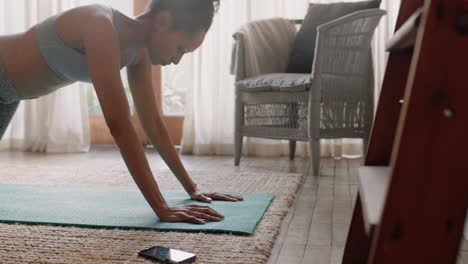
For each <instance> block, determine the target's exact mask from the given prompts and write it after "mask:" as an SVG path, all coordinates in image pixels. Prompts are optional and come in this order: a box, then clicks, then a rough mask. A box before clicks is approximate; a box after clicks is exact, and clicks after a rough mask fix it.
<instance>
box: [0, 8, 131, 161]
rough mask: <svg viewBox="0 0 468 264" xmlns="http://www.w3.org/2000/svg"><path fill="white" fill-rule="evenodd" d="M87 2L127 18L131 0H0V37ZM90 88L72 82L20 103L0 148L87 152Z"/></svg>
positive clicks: (90, 86)
mask: <svg viewBox="0 0 468 264" xmlns="http://www.w3.org/2000/svg"><path fill="white" fill-rule="evenodd" d="M90 3H100V4H105V5H109V6H113V7H115V8H117V9H119V10H120V11H122V12H123V13H126V14H127V15H129V16H131V15H132V13H133V1H132V0H125V1H111V0H15V1H6V0H1V1H0V35H7V34H15V33H19V32H24V31H26V30H27V29H29V28H31V27H32V26H33V25H35V24H37V23H38V22H40V21H42V20H44V19H46V18H48V17H49V16H51V15H54V14H56V13H59V12H61V11H64V10H67V9H70V8H73V7H76V6H80V5H85V4H90ZM90 89H92V85H90V84H86V83H75V84H73V85H70V86H68V87H64V88H62V89H60V90H58V91H56V92H54V93H51V94H49V95H47V96H43V97H40V98H38V99H34V100H26V101H22V102H21V104H20V106H19V107H18V111H17V112H16V114H15V116H14V118H13V120H12V122H11V124H10V127H9V128H8V129H7V131H6V132H5V134H4V136H3V138H2V140H1V141H0V149H2V150H5V149H10V150H27V151H37V152H86V151H88V150H89V147H90V134H89V118H88V105H87V96H88V93H89V91H90Z"/></svg>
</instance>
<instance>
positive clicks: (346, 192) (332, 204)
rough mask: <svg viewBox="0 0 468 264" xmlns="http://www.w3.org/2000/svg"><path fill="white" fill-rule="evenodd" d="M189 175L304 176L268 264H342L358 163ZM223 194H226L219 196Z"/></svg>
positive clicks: (209, 165) (114, 158) (257, 162)
mask: <svg viewBox="0 0 468 264" xmlns="http://www.w3.org/2000/svg"><path fill="white" fill-rule="evenodd" d="M146 152H147V157H148V160H149V161H150V164H151V166H152V168H153V169H154V170H166V169H167V166H166V165H165V164H164V162H163V161H162V159H161V158H160V156H159V155H158V154H157V153H155V151H154V150H152V149H147V150H146ZM182 160H183V162H184V164H185V166H186V168H187V169H188V170H197V169H203V170H215V171H216V170H218V171H219V170H220V169H222V171H242V172H258V171H267V172H268V171H273V172H300V173H304V174H305V175H306V180H305V183H304V184H303V185H302V186H301V188H300V190H299V193H298V195H297V197H296V199H295V201H294V203H293V206H292V208H291V210H290V212H289V213H288V215H287V216H286V217H285V219H284V221H283V224H282V227H281V230H280V234H279V236H278V239H277V241H276V243H275V246H274V248H273V251H272V255H271V257H270V259H269V261H268V264H295V263H298V264H335V263H341V259H342V256H343V248H344V245H345V241H346V235H347V231H348V227H349V223H350V219H351V214H352V209H353V204H354V199H355V197H356V193H357V182H356V181H357V176H356V172H357V168H358V166H360V164H361V160H359V159H351V160H350V159H342V160H334V159H324V160H322V163H321V168H320V177H314V176H312V171H311V166H310V163H309V161H308V160H304V159H296V160H295V161H289V160H288V159H287V158H281V159H265V158H243V159H242V161H241V163H240V166H239V167H235V166H233V159H232V157H211V156H210V157H208V156H202V157H196V156H182ZM0 161H1V162H9V163H26V164H31V163H34V164H36V165H39V164H40V163H47V164H57V165H58V164H61V165H77V164H79V165H80V166H116V165H121V166H123V167H124V166H125V164H124V163H123V160H122V158H121V156H120V152H119V151H118V150H117V149H116V148H115V147H114V146H101V147H94V148H92V150H91V152H89V153H83V154H48V155H46V154H34V153H23V152H0ZM220 191H222V190H220ZM458 263H459V264H468V243H466V241H465V242H464V243H463V245H462V248H461V251H460V258H459V261H458Z"/></svg>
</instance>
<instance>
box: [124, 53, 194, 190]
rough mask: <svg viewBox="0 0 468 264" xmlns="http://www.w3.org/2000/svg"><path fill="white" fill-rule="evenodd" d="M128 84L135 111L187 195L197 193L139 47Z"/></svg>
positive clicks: (143, 54) (146, 132) (128, 71)
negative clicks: (163, 117)
mask: <svg viewBox="0 0 468 264" xmlns="http://www.w3.org/2000/svg"><path fill="white" fill-rule="evenodd" d="M127 75H128V83H129V86H130V90H131V92H132V97H133V100H134V102H135V107H136V111H137V113H138V116H139V118H140V120H141V123H142V126H143V129H144V130H145V134H146V135H147V137H148V138H149V140H150V142H151V143H152V144H153V145H154V147H155V148H156V149H158V151H159V153H160V155H161V157H162V158H163V159H164V161H165V162H166V164H167V165H168V167H169V168H170V169H171V171H172V172H173V173H174V175H175V176H176V177H177V179H178V180H179V181H180V183H181V184H182V186H183V187H184V189H185V191H187V193H188V194H192V193H195V192H196V190H197V186H196V184H195V183H194V182H193V181H192V179H191V178H190V177H189V175H188V173H187V171H186V170H185V168H184V166H183V164H182V162H181V160H180V158H179V155H178V153H177V151H176V149H175V147H174V144H173V143H172V141H171V139H170V137H169V134H168V131H167V128H166V126H165V124H164V121H163V119H162V117H161V113H160V111H159V108H158V106H157V104H156V96H155V94H154V91H153V84H152V73H151V63H150V61H149V57H148V53H147V50H146V49H140V50H139V52H138V56H137V60H136V62H135V65H132V66H129V67H127Z"/></svg>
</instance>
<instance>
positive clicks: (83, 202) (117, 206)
mask: <svg viewBox="0 0 468 264" xmlns="http://www.w3.org/2000/svg"><path fill="white" fill-rule="evenodd" d="M162 193H163V195H164V198H165V199H166V201H167V203H168V204H169V205H171V206H174V205H184V204H202V205H209V206H210V207H211V208H213V209H214V210H216V211H218V212H220V213H221V214H223V215H224V217H225V218H224V219H223V220H221V221H219V222H206V223H205V224H204V225H198V224H192V223H169V222H160V221H159V219H158V218H157V216H156V214H155V213H154V212H153V210H152V209H151V208H150V206H149V205H148V204H147V202H146V200H145V199H144V197H143V195H142V194H141V193H140V191H139V190H138V189H121V188H96V187H62V186H44V185H18V184H12V185H10V184H5V185H0V222H16V223H31V224H57V225H73V226H86V227H106V228H137V229H156V230H172V231H207V232H232V233H240V234H251V233H253V231H254V230H255V227H256V226H257V224H258V222H259V221H260V220H261V218H262V217H263V214H264V213H265V211H266V209H267V208H268V206H269V205H270V203H271V201H272V200H273V198H274V195H273V194H250V193H244V194H238V195H242V196H243V197H244V201H240V202H225V201H213V202H212V203H210V204H207V203H201V202H196V201H192V200H190V198H189V196H188V195H187V193H185V192H184V191H163V192H162ZM232 194H237V193H232Z"/></svg>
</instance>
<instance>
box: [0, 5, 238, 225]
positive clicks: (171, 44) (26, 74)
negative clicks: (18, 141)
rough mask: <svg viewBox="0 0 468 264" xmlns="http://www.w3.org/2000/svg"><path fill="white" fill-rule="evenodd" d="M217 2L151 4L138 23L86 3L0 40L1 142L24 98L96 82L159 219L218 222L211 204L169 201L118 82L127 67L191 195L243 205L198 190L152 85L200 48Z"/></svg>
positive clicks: (154, 131) (152, 132)
mask: <svg viewBox="0 0 468 264" xmlns="http://www.w3.org/2000/svg"><path fill="white" fill-rule="evenodd" d="M218 5H219V0H153V1H152V2H151V3H150V4H149V6H148V8H147V9H146V11H145V12H144V13H143V14H142V15H140V16H138V17H136V18H135V19H132V18H129V17H127V16H125V15H123V14H122V13H120V12H118V11H117V10H114V9H112V8H109V7H106V6H102V5H89V6H82V7H78V8H74V9H71V10H69V11H66V12H62V13H60V14H57V15H55V16H52V17H50V18H48V19H47V20H45V21H43V22H42V23H39V24H37V25H35V26H34V27H32V28H31V29H29V30H28V31H26V32H24V33H20V34H16V35H8V36H0V139H1V137H2V136H3V134H4V132H5V129H6V128H7V126H8V124H9V123H10V121H11V118H12V117H13V114H14V113H15V111H16V109H17V107H18V105H19V102H20V101H21V100H24V99H31V98H36V97H39V96H42V95H46V94H48V93H51V92H53V91H55V90H57V89H59V88H61V87H64V86H66V85H69V84H71V83H73V82H77V81H84V82H92V83H93V85H94V88H95V90H96V94H97V96H98V99H99V102H100V104H101V107H102V110H103V113H104V117H105V120H106V123H107V125H108V127H109V129H110V131H111V133H112V136H113V137H114V139H115V141H116V142H117V145H118V147H119V149H120V152H121V153H122V156H123V158H124V160H125V163H126V165H127V167H128V169H129V171H130V173H131V175H132V177H133V179H134V180H135V182H136V184H137V185H138V187H139V188H140V190H141V192H142V193H143V195H144V197H145V198H146V200H147V202H148V203H149V205H150V206H151V208H152V209H153V211H154V212H155V213H156V215H157V216H158V217H159V219H160V220H161V221H166V222H179V221H183V222H192V223H197V224H203V223H205V220H208V221H219V220H221V219H222V218H223V216H222V215H221V214H220V213H218V212H216V211H215V210H213V209H211V208H210V207H208V206H201V205H185V206H174V207H171V206H169V205H168V204H167V203H166V201H165V200H164V198H163V196H162V194H161V192H160V190H159V187H158V185H157V183H156V181H155V179H154V177H153V175H152V172H151V170H150V167H149V164H148V161H147V159H146V156H145V153H144V151H143V148H142V147H141V145H140V143H139V141H138V138H137V133H136V132H135V129H134V127H133V125H132V122H131V118H130V111H129V105H128V102H127V99H126V95H125V92H124V88H123V84H122V80H121V77H120V69H121V68H123V67H127V73H128V82H129V86H130V90H131V93H132V97H133V100H134V103H135V106H136V110H137V113H138V116H139V118H140V120H141V123H142V124H143V128H144V130H145V133H146V135H147V136H148V138H149V140H150V141H151V143H152V144H153V145H154V146H155V148H157V149H158V151H159V153H160V155H161V157H162V158H163V159H164V161H165V162H166V163H167V164H168V166H169V167H170V169H171V170H172V172H173V173H174V174H175V176H176V177H177V179H178V180H179V181H180V182H181V184H182V185H183V187H184V189H185V190H186V191H187V193H188V194H189V195H190V198H191V199H193V200H197V201H202V202H210V201H211V200H225V201H240V200H242V199H243V198H242V197H240V196H235V195H229V194H221V193H216V192H215V193H205V192H201V191H200V190H198V189H197V185H196V184H195V183H194V182H193V181H192V179H191V178H190V176H189V175H188V173H187V171H186V170H185V168H184V166H183V165H182V163H181V161H180V159H179V156H178V154H177V152H176V150H175V148H174V146H173V145H172V143H171V140H170V139H169V135H168V132H167V129H166V127H165V125H164V122H163V120H162V117H161V113H159V111H158V107H157V106H156V104H155V102H156V100H155V95H154V93H153V87H152V80H151V78H152V77H151V65H163V66H164V65H168V64H171V63H173V64H178V63H179V61H180V60H181V58H182V56H183V55H184V54H186V53H189V52H193V51H194V50H196V49H197V48H198V47H199V46H200V45H201V44H202V42H203V40H204V38H205V34H206V32H207V31H208V30H209V28H210V27H211V24H212V22H213V16H214V14H215V12H216V9H217V7H218Z"/></svg>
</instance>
